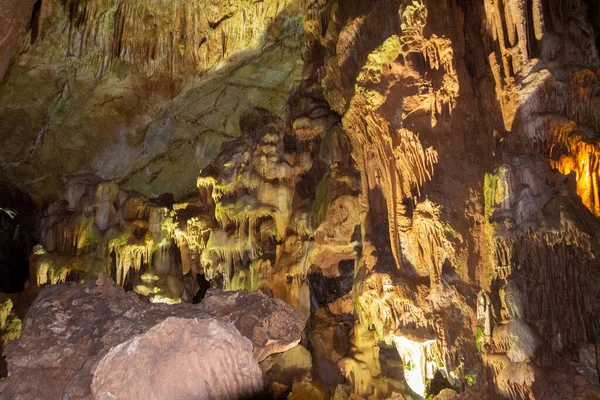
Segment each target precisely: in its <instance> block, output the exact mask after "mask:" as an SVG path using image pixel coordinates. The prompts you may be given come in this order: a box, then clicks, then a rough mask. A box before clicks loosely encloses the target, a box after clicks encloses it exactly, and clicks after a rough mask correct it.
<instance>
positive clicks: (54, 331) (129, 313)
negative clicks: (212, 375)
mask: <svg viewBox="0 0 600 400" xmlns="http://www.w3.org/2000/svg"><path fill="white" fill-rule="evenodd" d="M210 298H212V303H211V306H210V307H207V306H206V305H205V304H202V303H201V304H200V305H193V304H179V305H174V306H169V305H166V304H151V303H147V302H145V301H143V300H142V299H140V298H139V297H138V296H137V295H136V294H135V293H133V292H124V291H123V289H122V288H120V287H119V286H118V285H116V284H115V283H114V282H113V281H112V279H110V278H109V277H106V276H101V277H100V278H98V279H97V280H96V281H95V282H93V283H89V284H84V285H80V284H75V283H65V284H60V285H50V286H46V287H45V288H44V289H43V290H42V292H41V293H40V295H39V296H38V298H37V299H36V301H35V302H34V304H33V305H32V306H31V308H30V309H29V312H28V314H27V317H26V318H25V320H24V321H23V330H22V334H21V337H20V339H19V340H18V341H12V342H9V343H8V344H7V345H6V348H5V351H4V354H5V356H6V361H7V364H8V372H9V376H8V382H7V383H6V387H5V389H4V390H3V392H2V393H1V394H0V399H7V400H8V399H11V400H12V399H14V400H18V399H24V400H25V399H27V400H28V399H40V400H41V399H60V398H68V399H70V400H76V399H91V398H92V391H91V388H90V384H91V381H92V374H93V372H94V371H95V370H96V367H97V366H98V364H99V363H100V361H101V360H102V359H103V358H104V357H105V356H106V355H107V353H108V352H109V351H110V350H111V349H112V348H114V347H116V346H118V345H120V344H121V343H123V342H126V341H127V340H130V339H132V338H133V337H135V336H136V335H140V334H143V333H145V332H147V331H148V330H149V329H150V328H152V327H154V326H155V325H157V324H158V323H160V322H162V321H164V320H165V319H167V318H168V317H171V316H176V317H179V318H185V319H194V318H197V319H208V318H217V319H219V320H220V321H221V322H226V323H231V324H234V325H240V326H242V325H243V326H244V327H245V328H244V329H240V332H241V333H242V335H244V336H246V337H247V338H248V339H250V341H251V342H252V345H253V347H254V349H255V350H254V357H255V359H256V360H258V359H260V357H266V356H268V355H270V354H272V353H273V352H277V351H283V350H285V349H286V348H287V347H290V346H294V345H295V344H296V343H297V342H298V340H299V339H300V335H301V333H302V330H303V329H304V322H302V321H305V320H304V317H303V316H302V314H301V313H300V312H299V311H297V310H295V309H294V308H293V307H291V306H289V305H286V304H285V303H283V302H281V301H279V300H275V299H271V298H269V297H268V296H267V295H265V294H263V293H252V294H245V293H243V292H218V291H213V292H211V296H210ZM225 305H227V308H226V310H224V309H223V308H219V307H225ZM237 307H245V309H244V310H243V311H241V310H239V309H238V308H237ZM261 308H262V309H261ZM267 310H273V311H272V312H274V313H276V314H277V319H278V320H279V321H280V322H279V323H278V326H285V327H286V329H287V330H286V331H285V335H282V334H280V333H278V332H277V331H275V330H273V329H272V328H270V329H266V330H265V329H264V328H262V327H261V326H262V324H263V321H268V320H270V319H271V318H272V316H271V315H270V312H269V311H267ZM253 315H254V316H258V317H255V318H250V319H249V318H248V316H253ZM285 318H287V320H286V319H285ZM251 320H252V321H254V322H252V321H251ZM252 324H254V328H253V325H252ZM259 333H260V334H259ZM186 340H188V339H186ZM286 340H287V341H288V342H287V345H286V343H285V341H286ZM273 342H274V343H278V345H277V346H275V347H272V346H269V345H267V344H269V343H273ZM223 343H225V342H223ZM208 349H209V348H208V347H201V348H198V349H197V351H198V353H199V354H201V355H203V356H206V358H205V359H206V360H209V357H208V356H213V355H214V354H215V351H214V348H211V349H210V351H208ZM256 349H260V350H258V351H256ZM158 355H160V354H158ZM257 368H258V366H257ZM158 369H162V368H160V367H158ZM199 376H200V373H199ZM216 376H217V377H218V379H221V376H219V375H216ZM138 378H139V377H136V379H138Z"/></svg>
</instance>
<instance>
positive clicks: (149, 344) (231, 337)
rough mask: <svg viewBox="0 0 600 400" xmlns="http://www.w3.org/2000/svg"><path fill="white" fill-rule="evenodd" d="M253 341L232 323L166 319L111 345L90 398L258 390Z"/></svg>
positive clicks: (231, 394)
mask: <svg viewBox="0 0 600 400" xmlns="http://www.w3.org/2000/svg"><path fill="white" fill-rule="evenodd" d="M262 386H263V385H262V376H261V371H260V368H259V366H258V363H257V362H256V360H255V359H254V358H253V356H252V343H251V342H250V340H248V339H246V338H245V337H243V336H242V335H241V334H240V333H239V332H238V331H237V329H235V327H234V326H232V325H231V324H228V323H225V322H220V321H217V320H214V319H198V318H194V319H185V318H177V317H169V318H167V319H166V320H164V321H163V322H161V323H159V324H157V325H155V326H154V327H152V328H150V330H148V331H147V332H145V333H143V334H141V335H137V336H134V337H133V338H131V339H129V340H128V341H126V342H124V343H121V344H120V345H118V346H116V347H113V348H112V349H111V350H110V351H109V352H108V354H106V355H105V356H104V358H102V360H101V361H100V363H99V364H98V367H97V368H96V371H95V372H94V378H93V380H92V393H93V395H94V399H97V400H109V399H115V400H116V399H131V400H133V399H139V400H142V399H143V400H152V399H156V400H160V399H173V400H176V399H181V400H184V399H199V400H200V399H239V398H240V397H245V396H251V395H254V394H256V393H258V392H260V391H261V390H262Z"/></svg>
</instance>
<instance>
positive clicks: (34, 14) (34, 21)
mask: <svg viewBox="0 0 600 400" xmlns="http://www.w3.org/2000/svg"><path fill="white" fill-rule="evenodd" d="M41 9H42V0H37V1H36V2H35V4H34V5H33V10H32V11H31V21H30V22H29V29H31V44H34V43H35V41H36V40H37V37H38V33H39V22H40V11H41Z"/></svg>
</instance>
